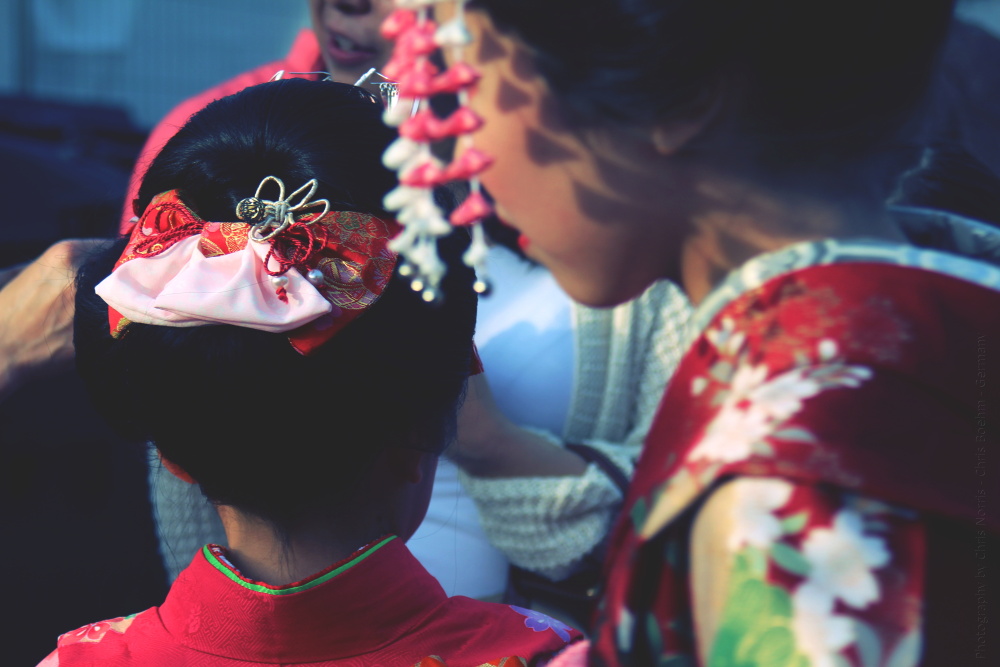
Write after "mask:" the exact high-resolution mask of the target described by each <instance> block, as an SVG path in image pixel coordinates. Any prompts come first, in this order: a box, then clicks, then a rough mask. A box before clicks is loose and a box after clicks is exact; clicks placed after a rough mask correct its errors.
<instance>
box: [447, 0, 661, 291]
mask: <svg viewBox="0 0 1000 667" xmlns="http://www.w3.org/2000/svg"><path fill="white" fill-rule="evenodd" d="M436 11H437V13H438V14H437V17H438V20H439V22H440V23H444V22H445V21H447V20H449V19H450V18H451V17H452V16H453V12H454V8H453V7H452V6H451V3H442V4H439V5H437V8H436ZM466 17H467V21H468V25H469V29H470V31H471V32H472V34H473V36H474V41H473V43H472V44H471V46H469V47H467V48H466V49H465V56H464V57H465V60H466V61H467V62H468V63H469V64H471V65H473V66H474V67H475V68H476V69H478V70H479V72H480V74H481V75H482V78H481V79H480V82H479V84H478V86H477V88H476V90H475V91H474V92H473V94H472V99H471V103H470V104H471V106H472V108H473V109H474V110H475V111H476V112H477V113H478V114H479V115H481V116H482V117H483V118H484V119H485V121H486V122H485V125H484V127H483V128H482V129H481V130H479V131H478V132H476V133H475V134H474V135H473V139H474V141H475V145H476V146H478V147H479V148H481V149H482V150H484V151H485V152H487V153H489V154H490V155H492V156H493V157H494V158H495V162H494V164H493V166H491V167H490V168H489V169H488V170H487V171H486V172H484V173H483V175H482V181H483V184H484V185H485V186H486V188H487V189H488V190H489V192H490V194H491V195H492V196H493V197H494V199H495V200H496V208H497V213H498V215H499V217H500V218H501V219H502V220H503V221H504V222H505V223H507V224H509V225H511V226H512V227H514V228H515V229H517V230H518V231H519V232H520V233H521V244H522V247H523V248H524V250H525V252H526V254H527V255H528V256H529V257H531V258H533V259H535V260H537V261H539V262H541V263H542V264H544V265H546V266H547V267H548V268H549V269H550V270H551V271H552V273H553V275H554V276H555V278H556V280H557V281H559V283H560V285H561V286H562V287H563V289H564V290H566V292H567V293H568V294H569V295H570V296H571V297H572V298H574V299H575V300H577V301H579V302H581V303H584V304H588V305H594V306H610V305H615V304H618V303H621V302H623V301H625V300H627V299H629V298H632V297H634V296H636V295H638V294H639V293H641V292H642V290H643V289H645V287H646V286H647V285H649V283H651V282H652V281H654V280H656V279H658V278H660V277H662V275H663V272H664V268H663V265H664V263H665V260H664V258H663V257H662V251H663V247H664V246H665V245H666V244H668V243H669V241H670V238H669V237H670V233H669V226H667V225H658V224H655V223H657V222H658V220H659V218H660V217H661V216H662V214H663V208H662V204H661V201H662V197H661V193H660V191H661V190H662V187H658V186H657V183H656V182H655V181H654V180H653V179H652V178H651V177H650V175H649V174H648V173H647V172H646V171H644V169H643V167H642V166H641V164H640V161H639V158H638V153H637V152H636V151H637V150H641V149H639V148H637V146H638V144H637V143H636V141H635V139H634V138H631V139H627V138H626V139H627V141H625V142H624V143H622V142H613V141H607V140H606V139H605V138H602V136H601V135H598V134H595V133H584V132H581V131H579V130H576V129H574V128H571V127H570V126H569V125H568V124H567V122H566V121H565V118H564V114H563V113H562V111H561V110H560V108H559V104H558V102H557V100H556V97H555V96H554V95H553V94H552V93H551V91H550V90H549V88H548V85H547V83H546V82H545V80H544V79H543V78H542V77H541V76H540V75H539V73H538V72H537V70H536V67H535V61H534V57H533V55H532V53H531V51H530V49H529V48H528V47H526V46H525V45H524V44H522V43H521V42H520V41H519V40H517V39H516V38H514V37H512V36H510V35H507V34H504V33H501V32H499V31H497V30H496V29H495V27H494V26H493V24H492V22H491V21H490V19H489V16H488V15H486V14H485V13H484V12H481V11H468V12H467V14H466ZM445 55H446V57H447V56H448V54H445ZM629 144H632V145H629ZM461 148H462V143H461V142H460V143H459V145H458V148H457V150H458V151H460V150H461ZM674 245H675V246H676V245H677V244H676V243H674Z"/></svg>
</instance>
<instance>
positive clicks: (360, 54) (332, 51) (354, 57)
mask: <svg viewBox="0 0 1000 667" xmlns="http://www.w3.org/2000/svg"><path fill="white" fill-rule="evenodd" d="M326 51H327V53H328V54H329V55H330V58H331V59H332V60H333V61H334V62H335V63H337V64H338V65H343V66H347V67H350V66H354V65H362V64H364V63H367V62H369V61H371V60H372V59H374V58H375V56H376V55H377V52H376V50H375V49H373V48H372V47H370V46H365V45H363V44H360V43H358V42H356V41H354V40H353V39H351V38H350V37H348V36H347V35H342V34H340V33H337V32H331V33H330V36H329V37H328V38H327V40H326Z"/></svg>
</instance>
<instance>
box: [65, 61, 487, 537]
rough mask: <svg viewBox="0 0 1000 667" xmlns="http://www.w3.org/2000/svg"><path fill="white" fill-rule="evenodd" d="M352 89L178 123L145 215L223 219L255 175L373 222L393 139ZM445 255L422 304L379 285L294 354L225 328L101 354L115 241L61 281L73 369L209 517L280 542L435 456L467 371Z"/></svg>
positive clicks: (219, 109) (303, 85)
mask: <svg viewBox="0 0 1000 667" xmlns="http://www.w3.org/2000/svg"><path fill="white" fill-rule="evenodd" d="M381 112H382V108H381V105H380V104H379V102H378V101H377V100H376V99H375V98H374V97H373V96H371V95H369V94H367V93H366V92H364V91H362V90H361V89H359V88H355V87H354V86H348V85H344V84H337V83H330V82H311V81H305V80H301V79H289V80H282V81H277V82H271V83H265V84H261V85H258V86H253V87H251V88H247V89H245V90H243V91H241V92H239V93H237V94H235V95H232V96H229V97H226V98H223V99H221V100H217V101H215V102H213V103H212V104H210V105H208V106H207V107H205V108H204V109H203V110H202V111H200V112H198V113H197V114H195V115H194V116H193V117H192V118H191V120H190V121H189V122H188V123H187V124H186V125H185V126H184V127H183V128H182V129H181V130H180V131H179V132H178V133H177V135H175V136H174V137H173V138H172V139H171V140H170V141H169V142H168V143H167V144H166V146H165V147H164V148H163V150H162V151H161V153H160V154H159V155H158V156H157V157H156V159H155V160H154V161H153V163H152V164H151V165H150V168H149V171H148V172H147V174H146V177H145V179H144V181H143V183H142V187H141V188H140V190H139V197H138V206H139V208H140V209H141V208H144V207H145V206H146V205H147V204H148V203H149V201H150V200H151V199H152V198H153V197H154V196H155V195H157V194H158V193H161V192H164V191H166V190H170V189H175V188H176V189H179V190H180V191H181V194H182V196H183V198H184V199H185V201H186V202H187V203H188V205H189V206H191V207H192V208H193V209H195V210H196V211H197V212H198V213H199V215H201V216H202V218H203V219H205V220H214V221H231V220H234V219H235V214H234V209H235V206H236V203H237V202H238V201H239V200H241V199H243V198H244V197H247V196H250V195H252V194H253V193H254V191H255V189H256V187H257V185H258V184H259V183H260V181H261V179H263V178H264V177H265V176H276V177H278V178H280V179H282V180H283V181H284V182H285V184H286V185H287V186H289V187H291V188H296V187H298V186H299V185H300V184H302V183H305V182H306V181H308V180H309V179H311V178H315V179H317V181H318V182H319V189H318V191H317V193H316V197H317V198H326V199H329V200H330V202H331V204H332V208H333V209H334V210H354V211H362V212H367V213H372V214H375V215H385V213H384V211H383V210H382V208H381V206H382V204H381V201H382V197H383V195H384V194H385V192H387V191H388V190H389V189H390V188H392V187H394V185H395V178H394V176H393V174H392V173H391V172H389V171H388V170H386V169H385V168H384V167H383V166H382V164H381V154H382V152H383V150H384V149H385V147H386V146H387V145H388V143H389V142H390V141H392V139H393V138H394V137H395V133H394V132H393V131H392V130H390V129H388V128H386V127H385V126H384V125H383V124H382V121H381ZM458 244H460V242H459V241H457V240H449V241H448V242H446V243H444V244H443V250H442V255H443V259H444V260H445V261H446V262H447V263H448V264H449V272H448V274H447V276H446V278H445V280H444V283H443V290H444V291H445V294H446V295H447V298H446V299H445V301H444V303H443V304H441V305H440V306H437V307H433V306H429V305H428V304H426V303H424V302H423V301H422V300H421V298H420V295H419V294H418V293H415V292H413V291H412V290H411V289H410V288H409V286H408V283H407V281H405V280H404V279H401V278H399V277H398V276H393V278H392V280H391V281H390V283H389V285H388V286H387V288H386V290H385V292H384V293H383V295H382V297H381V298H380V299H379V301H377V302H376V303H375V304H374V305H373V306H372V307H370V308H369V309H368V310H367V311H366V312H365V313H364V314H362V315H361V316H360V317H359V318H358V319H357V320H355V321H354V322H352V323H351V324H350V325H348V326H347V327H346V328H345V329H344V330H343V331H341V332H340V333H338V334H337V335H336V336H335V337H334V338H333V339H332V340H331V341H330V342H328V343H326V344H325V345H324V346H323V347H321V348H320V349H319V350H317V351H316V352H314V353H313V354H312V355H310V356H308V357H304V356H301V355H300V354H298V353H297V352H296V351H295V350H294V349H293V348H292V347H291V345H290V344H289V342H288V338H287V336H286V335H284V334H272V333H266V332H262V331H256V330H252V329H246V328H239V327H234V326H228V325H209V326H199V327H190V328H173V327H164V326H154V325H144V324H135V323H132V324H129V325H128V326H127V329H126V330H125V332H124V334H123V335H122V336H121V337H120V338H118V339H114V338H112V337H111V336H110V333H109V330H108V319H107V304H106V303H105V302H104V301H103V300H101V299H100V298H99V297H98V296H97V295H96V294H95V293H94V286H95V285H96V284H97V283H98V282H100V281H101V280H102V279H104V278H105V277H106V276H107V275H109V273H110V272H111V269H112V267H113V265H114V263H115V262H116V261H117V259H118V257H119V256H120V254H121V252H122V250H123V248H124V245H125V239H121V240H120V241H119V242H118V243H116V244H115V245H114V246H113V247H111V248H109V249H108V250H107V251H105V252H103V253H101V254H100V255H98V256H96V257H94V258H93V259H92V260H91V261H90V262H89V263H88V264H87V265H85V266H84V267H83V268H82V269H81V271H80V273H79V276H78V279H77V282H78V291H77V297H76V299H77V313H76V321H75V336H74V341H75V344H76V351H77V367H78V369H79V371H80V373H81V375H82V376H83V377H84V379H85V382H86V383H87V386H88V389H89V392H90V394H91V396H92V397H93V400H94V401H95V403H96V404H97V406H98V408H99V409H100V410H101V411H102V412H103V413H104V414H105V415H106V417H107V418H108V420H109V421H110V422H111V423H112V424H113V425H114V426H115V427H117V428H118V429H119V430H121V431H122V432H123V433H124V434H125V435H126V436H127V437H130V438H133V439H136V440H139V441H149V442H152V443H154V444H155V445H156V446H157V447H158V448H159V450H160V452H161V453H162V454H163V455H164V456H165V457H166V458H168V459H169V460H171V461H172V462H174V463H176V464H177V465H178V466H180V467H181V468H183V469H184V470H185V471H187V472H188V473H189V474H190V475H191V476H192V477H194V478H195V479H196V480H197V481H198V483H199V484H200V486H201V489H202V491H203V492H204V494H205V495H206V496H207V497H208V498H209V499H211V500H212V501H214V502H217V503H221V504H227V505H232V506H234V507H237V508H239V509H241V510H243V511H247V512H250V513H253V514H255V515H257V516H259V517H261V518H263V519H265V520H268V521H270V522H272V523H273V524H274V525H276V526H278V527H289V526H291V525H293V524H294V523H295V522H296V521H298V520H300V519H303V518H306V517H310V516H312V515H314V514H316V513H323V512H328V511H329V508H330V507H333V506H336V505H337V504H338V503H343V502H349V500H348V499H349V497H350V493H351V491H352V490H353V488H354V484H355V483H356V482H357V480H358V479H359V477H360V476H361V473H362V472H363V471H364V470H365V468H366V466H368V465H369V464H370V463H371V462H372V461H373V460H374V459H375V457H376V456H377V455H378V454H379V452H381V451H382V450H383V449H384V448H386V447H390V446H404V447H415V448H419V449H424V450H429V451H437V452H439V451H441V450H442V449H443V448H444V446H445V445H446V444H447V442H448V441H449V439H450V438H451V437H453V432H454V428H455V414H456V410H457V406H458V402H459V400H460V397H461V395H462V392H463V389H464V386H465V381H466V379H467V376H468V373H469V369H470V356H471V350H472V334H473V329H474V326H475V304H476V295H475V293H474V292H473V291H472V282H473V276H472V273H471V270H469V269H467V268H466V267H464V266H463V265H462V264H461V262H460V261H457V259H458V257H459V256H460V251H461V248H459V247H456V245H458Z"/></svg>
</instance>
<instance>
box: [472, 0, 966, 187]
mask: <svg viewBox="0 0 1000 667" xmlns="http://www.w3.org/2000/svg"><path fill="white" fill-rule="evenodd" d="M953 1H954V0H922V1H921V2H913V1H912V0H836V1H833V0H757V1H755V2H748V1H747V0H588V1H587V2H579V1H578V0H472V1H471V3H470V6H471V7H475V8H479V9H483V10H485V11H486V12H487V13H488V14H489V16H490V18H491V20H492V22H493V23H494V25H496V26H497V28H498V29H500V30H502V31H504V32H509V33H511V34H514V35H516V36H517V37H518V38H520V39H521V41H522V42H524V43H525V44H526V45H527V46H528V47H529V48H530V50H531V54H532V60H533V62H534V66H535V67H536V68H537V69H538V71H539V72H540V73H541V75H542V76H543V77H544V78H545V80H546V81H547V83H548V85H549V87H550V88H551V89H552V90H553V92H554V94H555V96H556V98H557V99H558V100H559V104H560V109H561V110H562V111H564V112H565V114H566V116H567V117H568V119H569V120H571V121H574V122H575V124H577V125H578V126H582V127H584V128H594V127H598V128H599V127H604V126H608V125H612V126H613V125H616V124H617V125H621V126H631V127H652V126H655V125H656V124H657V123H658V122H661V121H665V120H670V119H675V118H684V117H685V116H686V115H688V114H691V113H694V112H697V111H699V110H704V108H705V107H706V105H707V104H709V103H710V101H711V100H712V99H713V96H715V95H717V94H718V91H720V90H725V92H726V94H727V95H728V96H729V97H728V98H727V99H726V104H727V106H728V107H729V108H731V109H732V113H730V114H727V118H728V120H729V122H730V123H731V124H732V125H731V127H729V129H730V130H731V131H728V132H726V133H725V135H724V136H723V137H722V139H721V141H726V142H730V141H732V139H733V138H739V139H741V140H746V142H747V143H748V145H747V146H746V147H745V148H746V149H747V152H748V153H749V156H750V166H751V167H752V168H754V169H756V170H758V171H760V172H761V173H763V174H775V175H777V174H785V175H791V176H794V175H795V174H802V173H815V172H824V171H826V172H830V171H836V172H843V171H844V170H843V166H844V164H845V163H854V162H858V161H864V160H867V159H869V158H871V156H872V154H873V153H876V152H878V151H879V150H883V149H884V148H885V147H886V146H887V145H889V144H892V143H893V142H894V141H896V140H898V137H899V133H900V130H901V128H904V127H910V128H911V129H912V127H913V126H908V125H907V123H908V121H910V120H911V118H912V117H913V116H914V115H917V114H919V110H920V107H921V105H922V101H923V99H924V95H925V92H926V89H927V87H928V85H929V81H930V79H931V73H932V71H933V69H934V65H935V63H936V60H937V54H938V50H939V47H940V45H941V43H942V41H943V39H944V36H945V33H946V31H947V28H948V25H949V23H950V16H951V12H952V6H953ZM515 66H516V63H515ZM726 145H729V144H728V143H727V144H726ZM741 148H744V147H741Z"/></svg>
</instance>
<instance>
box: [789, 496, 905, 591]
mask: <svg viewBox="0 0 1000 667" xmlns="http://www.w3.org/2000/svg"><path fill="white" fill-rule="evenodd" d="M802 554H803V555H804V556H805V558H806V560H807V561H808V562H809V578H808V582H807V583H808V584H810V585H812V586H814V587H816V588H817V589H818V590H820V591H825V592H826V594H827V595H828V596H829V597H830V598H831V601H832V600H834V599H836V598H839V599H840V600H843V602H844V603H845V604H847V605H849V606H851V607H854V608H855V609H863V608H865V607H867V606H868V605H869V604H871V603H872V602H874V601H876V600H878V599H879V594H880V593H879V585H878V580H877V579H876V578H875V574H874V573H873V570H875V569H878V568H880V567H884V566H885V565H887V564H888V563H889V560H890V556H889V550H888V548H887V547H886V544H885V540H884V539H882V538H881V537H878V536H869V535H865V532H864V522H863V519H862V516H861V514H859V513H858V512H856V511H854V510H850V509H844V510H841V511H840V512H838V513H837V515H836V517H834V520H833V526H832V527H831V528H815V529H813V530H812V531H810V532H809V534H808V535H807V536H806V538H805V540H804V541H803V543H802ZM831 604H832V602H831Z"/></svg>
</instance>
